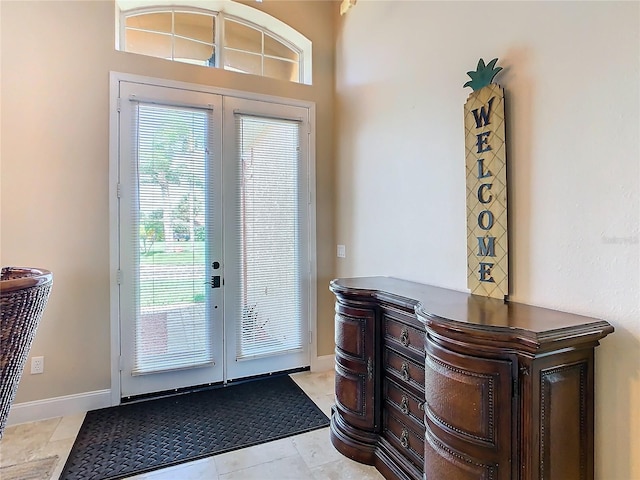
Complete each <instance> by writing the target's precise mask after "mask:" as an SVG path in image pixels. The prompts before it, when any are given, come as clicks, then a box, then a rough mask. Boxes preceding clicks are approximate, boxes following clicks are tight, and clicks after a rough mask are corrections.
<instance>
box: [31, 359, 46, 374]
mask: <svg viewBox="0 0 640 480" xmlns="http://www.w3.org/2000/svg"><path fill="white" fill-rule="evenodd" d="M36 373H44V357H31V374H36Z"/></svg>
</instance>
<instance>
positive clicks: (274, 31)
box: [115, 0, 312, 85]
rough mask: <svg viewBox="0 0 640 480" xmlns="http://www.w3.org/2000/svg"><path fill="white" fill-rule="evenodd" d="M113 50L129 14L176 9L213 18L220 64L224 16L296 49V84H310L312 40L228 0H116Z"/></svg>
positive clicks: (120, 42) (218, 63)
mask: <svg viewBox="0 0 640 480" xmlns="http://www.w3.org/2000/svg"><path fill="white" fill-rule="evenodd" d="M115 6H116V23H117V24H116V33H117V34H116V50H122V49H121V46H122V45H124V35H125V28H124V27H125V18H126V17H127V16H129V15H131V14H133V13H136V14H139V13H151V12H158V11H170V10H177V11H180V12H193V13H205V14H208V15H213V16H215V17H216V21H217V28H216V36H215V51H216V67H220V66H221V65H223V63H222V62H223V61H224V60H223V59H224V45H223V44H222V39H223V38H224V36H223V32H224V23H225V20H226V19H229V20H233V21H235V22H239V23H242V24H244V25H246V26H249V27H251V28H255V29H257V30H259V31H261V32H262V33H263V34H265V35H270V36H271V37H273V38H275V39H276V40H278V41H279V42H281V43H283V44H284V45H286V46H288V47H290V48H292V49H293V50H294V51H296V52H298V53H299V55H300V57H299V59H300V60H299V62H298V69H299V83H304V84H307V85H311V84H312V61H311V60H312V43H311V40H309V39H308V38H307V37H305V36H304V35H302V34H301V33H300V32H298V31H297V30H296V29H294V28H293V27H291V26H289V25H287V24H286V23H284V22H282V21H281V20H278V19H277V18H275V17H272V16H271V15H269V14H267V13H265V12H262V11H260V10H257V9H255V8H252V7H250V6H248V5H244V4H241V3H236V2H232V1H230V0H206V1H199V0H191V1H188V0H187V1H185V0H182V1H180V0H178V1H176V0H156V1H155V2H154V3H153V5H149V2H148V0H147V1H144V0H116V2H115Z"/></svg>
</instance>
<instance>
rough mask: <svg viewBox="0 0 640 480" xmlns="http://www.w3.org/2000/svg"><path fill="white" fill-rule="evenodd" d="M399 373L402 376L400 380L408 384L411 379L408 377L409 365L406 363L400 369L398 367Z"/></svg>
mask: <svg viewBox="0 0 640 480" xmlns="http://www.w3.org/2000/svg"><path fill="white" fill-rule="evenodd" d="M400 373H401V374H402V379H403V380H404V381H405V382H408V381H409V380H410V379H411V375H409V365H408V364H407V363H406V362H403V363H402V367H400Z"/></svg>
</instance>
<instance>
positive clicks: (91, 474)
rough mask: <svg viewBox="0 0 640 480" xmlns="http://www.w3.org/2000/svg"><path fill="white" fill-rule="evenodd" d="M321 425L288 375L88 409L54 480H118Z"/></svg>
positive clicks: (316, 412) (326, 421)
mask: <svg viewBox="0 0 640 480" xmlns="http://www.w3.org/2000/svg"><path fill="white" fill-rule="evenodd" d="M327 425H329V419H328V418H327V416H326V415H325V414H324V413H322V411H321V410H320V409H319V408H318V407H317V406H316V404H315V403H313V401H312V400H311V399H310V398H309V397H308V396H307V395H306V394H305V393H304V392H303V391H302V389H301V388H300V387H298V385H297V384H296V383H295V382H294V381H293V380H292V379H291V378H289V376H288V375H282V376H277V377H269V378H265V379H261V380H253V381H249V382H245V383H240V384H237V385H230V386H227V387H224V388H217V389H212V390H205V391H199V392H192V393H186V394H183V395H177V396H172V397H167V398H160V399H155V400H147V401H144V402H139V403H133V404H125V405H120V406H117V407H110V408H103V409H100V410H93V411H91V412H88V413H87V415H86V417H85V419H84V423H83V424H82V427H81V428H80V432H79V433H78V436H77V438H76V441H75V443H74V445H73V448H72V449H71V453H70V454H69V458H68V459H67V463H66V464H65V466H64V469H63V471H62V475H61V476H60V480H89V479H95V480H106V479H109V480H111V479H119V478H123V477H128V476H131V475H135V474H139V473H144V472H148V471H151V470H156V469H158V468H164V467H168V466H171V465H177V464H179V463H183V462H187V461H191V460H197V459H199V458H203V457H208V456H211V455H216V454H219V453H224V452H229V451H231V450H236V449H239V448H244V447H249V446H251V445H257V444H260V443H264V442H269V441H272V440H277V439H279V438H284V437H288V436H291V435H297V434H299V433H304V432H309V431H311V430H316V429H318V428H322V427H326V426H327Z"/></svg>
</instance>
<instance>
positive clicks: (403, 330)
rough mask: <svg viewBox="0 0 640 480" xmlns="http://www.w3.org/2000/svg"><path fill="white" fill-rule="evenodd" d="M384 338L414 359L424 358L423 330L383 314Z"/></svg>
mask: <svg viewBox="0 0 640 480" xmlns="http://www.w3.org/2000/svg"><path fill="white" fill-rule="evenodd" d="M383 325H384V327H383V328H384V339H385V342H387V343H388V344H392V345H393V346H394V348H396V349H397V350H400V351H402V352H403V353H404V354H405V355H407V356H410V357H411V358H413V359H414V360H416V361H419V362H422V360H423V359H424V331H422V330H420V329H418V328H415V327H412V326H411V325H407V324H406V323H402V322H399V321H397V320H395V319H393V318H391V317H390V316H388V315H385V316H384V322H383Z"/></svg>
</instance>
